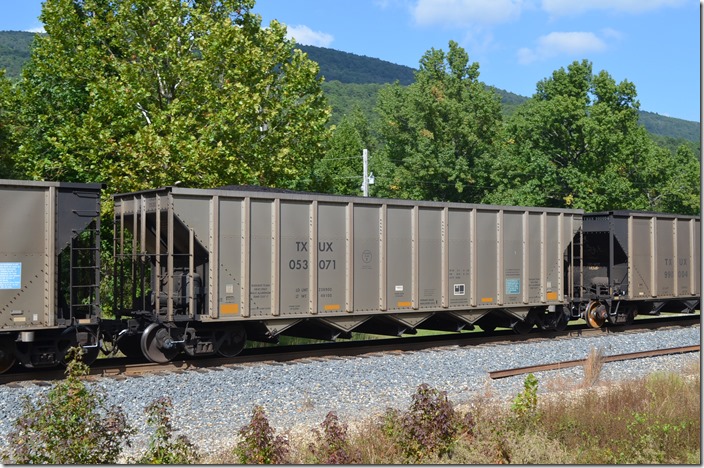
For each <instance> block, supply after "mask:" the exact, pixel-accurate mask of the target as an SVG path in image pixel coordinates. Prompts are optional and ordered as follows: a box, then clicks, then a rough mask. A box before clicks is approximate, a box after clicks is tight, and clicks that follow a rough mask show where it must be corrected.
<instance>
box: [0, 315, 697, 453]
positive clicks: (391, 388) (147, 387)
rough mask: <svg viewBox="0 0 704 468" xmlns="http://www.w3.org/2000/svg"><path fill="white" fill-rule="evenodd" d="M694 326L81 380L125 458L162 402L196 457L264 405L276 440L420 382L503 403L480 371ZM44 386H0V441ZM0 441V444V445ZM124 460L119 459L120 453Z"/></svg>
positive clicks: (674, 362) (612, 366) (644, 368)
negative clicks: (151, 407)
mask: <svg viewBox="0 0 704 468" xmlns="http://www.w3.org/2000/svg"><path fill="white" fill-rule="evenodd" d="M700 342H701V338H700V328H699V327H698V326H696V327H689V328H674V329H670V330H660V331H649V332H638V333H619V334H608V335H603V336H599V337H589V338H569V339H566V338H563V339H554V340H542V341H533V342H529V343H511V344H497V345H487V346H467V347H452V348H443V349H437V350H429V351H418V352H408V353H401V354H385V355H370V356H366V357H351V358H344V359H328V360H320V361H305V362H298V363H290V364H275V365H271V364H258V365H251V366H239V367H235V368H230V367H223V368H218V369H215V370H209V371H205V372H196V371H189V372H183V373H171V374H166V375H148V376H144V377H139V378H128V379H125V380H117V379H112V378H104V379H100V380H99V381H97V382H94V383H91V384H90V385H93V386H94V387H97V388H99V389H101V391H103V392H104V394H105V395H106V402H107V404H108V405H112V404H117V405H120V406H121V407H122V408H123V410H124V411H125V413H126V414H127V417H128V421H129V423H130V424H132V425H133V426H134V427H137V428H139V432H138V434H137V435H135V436H134V437H133V439H132V441H133V443H132V448H131V449H129V451H128V452H129V453H139V452H141V451H142V450H143V449H144V447H145V446H146V442H147V440H148V429H146V415H145V411H144V409H145V407H146V406H147V405H148V404H149V403H151V402H152V401H154V400H155V399H157V398H159V397H162V396H168V397H170V398H171V400H172V402H173V411H172V417H173V420H172V421H173V426H174V428H176V430H177V434H184V435H187V436H188V438H189V439H190V440H191V441H192V442H193V443H195V444H196V445H197V447H198V449H199V451H200V453H202V454H205V455H208V454H213V453H216V452H217V451H219V450H221V449H222V447H224V446H230V445H232V443H233V442H234V439H235V437H236V435H237V432H238V430H239V429H240V428H241V427H242V426H243V425H245V424H246V423H247V422H248V421H249V419H250V417H251V414H252V408H253V407H254V406H255V405H261V406H263V407H264V409H265V411H266V414H267V417H268V418H269V422H270V423H271V425H272V426H274V427H275V428H276V430H277V433H281V432H284V431H286V430H289V429H296V428H298V429H299V430H300V429H301V428H305V427H319V425H320V423H321V422H322V421H323V419H324V418H325V415H326V414H327V413H328V411H336V412H337V414H338V416H339V417H340V419H341V420H342V421H345V422H354V421H358V420H361V419H363V418H366V417H368V416H370V415H372V414H376V413H380V412H383V411H384V410H385V409H386V408H388V407H392V408H399V409H402V408H407V407H408V405H409V404H410V401H411V396H412V395H413V393H414V392H415V390H416V388H417V386H418V385H419V384H421V383H427V384H429V385H430V386H432V387H435V388H437V389H438V390H445V391H447V393H448V396H449V398H450V400H451V401H452V402H453V403H454V404H456V405H461V404H463V403H466V402H468V401H470V400H471V399H472V398H473V397H475V396H476V395H478V394H486V393H487V392H490V394H491V395H492V396H495V397H497V398H502V399H510V398H513V397H514V396H515V395H516V394H517V393H518V392H520V391H521V390H522V388H523V381H524V379H525V376H516V377H509V378H506V379H500V380H495V381H490V380H489V378H488V375H487V373H488V372H489V371H494V370H501V369H508V368H514V367H521V366H529V365H535V364H547V363H552V362H558V361H566V360H574V359H584V358H586V357H587V355H588V354H589V352H590V350H591V349H592V348H594V349H597V350H600V351H601V352H602V354H603V355H615V354H623V353H631V352H637V351H647V350H650V349H665V348H673V347H677V346H688V345H696V344H700ZM698 359H699V353H690V354H686V355H674V356H663V357H656V358H648V359H640V360H634V361H623V362H615V363H607V364H604V367H603V370H602V372H601V374H600V381H613V380H629V379H634V378H639V377H642V376H644V375H646V374H648V373H651V372H655V371H673V372H678V371H680V370H683V369H687V368H688V369H689V370H690V371H691V367H692V363H694V362H698ZM536 377H537V378H538V380H539V382H540V387H539V393H542V392H545V391H546V388H545V387H546V385H545V384H546V383H547V382H550V381H552V382H554V383H553V385H549V387H551V389H552V390H555V388H554V387H555V383H557V384H559V382H574V383H578V382H580V381H581V380H582V378H583V369H582V367H581V366H578V367H573V368H568V369H563V370H560V371H550V372H541V373H537V374H536ZM47 391H48V387H43V386H38V385H34V384H29V385H27V386H23V387H20V388H12V387H8V386H2V387H0V439H2V440H6V438H7V434H8V433H9V431H10V430H11V429H12V424H13V422H14V421H15V420H16V419H17V417H18V416H19V415H20V414H21V411H22V402H23V398H24V397H25V396H30V397H31V398H32V399H36V398H40V397H41V395H43V394H45V393H46V392H47ZM4 445H5V444H4V443H3V446H4ZM129 453H128V454H129Z"/></svg>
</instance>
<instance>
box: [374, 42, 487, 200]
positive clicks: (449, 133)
mask: <svg viewBox="0 0 704 468" xmlns="http://www.w3.org/2000/svg"><path fill="white" fill-rule="evenodd" d="M378 112H379V121H380V129H379V132H378V133H379V138H380V140H381V148H380V149H379V153H380V154H379V155H378V157H377V158H376V159H375V164H376V166H375V169H374V171H375V173H377V174H378V175H379V176H380V182H381V183H380V184H377V185H376V186H375V193H376V194H378V195H382V196H392V197H399V198H413V199H426V200H445V201H478V200H479V198H480V197H481V194H482V191H483V186H482V183H481V181H480V172H481V164H479V162H480V161H482V160H483V159H484V158H486V157H487V155H488V154H490V153H491V152H492V148H493V145H494V142H495V138H496V136H497V135H498V132H499V130H500V125H501V107H500V102H499V98H498V96H497V95H496V94H494V93H493V92H491V91H490V90H489V89H487V87H486V86H485V85H484V83H482V82H480V81H479V64H478V63H476V62H473V63H470V62H469V56H468V54H467V52H466V51H465V50H464V49H463V48H462V47H460V46H459V45H458V44H457V43H456V42H454V41H450V43H449V50H448V51H447V52H445V51H443V50H436V49H431V50H429V51H428V52H426V53H425V55H423V57H422V58H421V60H420V69H419V71H418V72H417V73H416V80H415V82H414V83H413V84H411V85H410V86H408V87H401V86H400V85H398V84H396V85H392V86H389V87H387V88H385V89H383V90H382V92H381V93H380V96H379V101H378ZM377 168H378V169H377ZM377 171H378V172H377Z"/></svg>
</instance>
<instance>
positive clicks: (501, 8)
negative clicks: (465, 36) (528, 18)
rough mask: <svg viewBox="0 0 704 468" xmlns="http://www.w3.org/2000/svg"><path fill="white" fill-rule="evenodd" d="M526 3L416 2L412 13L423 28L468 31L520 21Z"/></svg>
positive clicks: (495, 0) (485, 0)
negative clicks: (466, 29)
mask: <svg viewBox="0 0 704 468" xmlns="http://www.w3.org/2000/svg"><path fill="white" fill-rule="evenodd" d="M523 7H524V0H491V1H488V0H416V3H415V5H414V6H412V7H411V13H412V15H413V18H414V19H415V21H416V23H417V24H419V25H421V26H448V27H468V26H472V25H493V24H498V23H505V22H509V21H514V20H516V19H518V17H519V16H520V15H521V11H522V10H523Z"/></svg>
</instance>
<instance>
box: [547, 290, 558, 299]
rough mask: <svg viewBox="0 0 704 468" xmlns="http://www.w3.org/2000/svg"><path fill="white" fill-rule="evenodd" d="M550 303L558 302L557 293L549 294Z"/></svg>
mask: <svg viewBox="0 0 704 468" xmlns="http://www.w3.org/2000/svg"><path fill="white" fill-rule="evenodd" d="M547 298H548V301H556V300H557V293H556V292H549V293H548V294H547Z"/></svg>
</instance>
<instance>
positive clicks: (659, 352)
mask: <svg viewBox="0 0 704 468" xmlns="http://www.w3.org/2000/svg"><path fill="white" fill-rule="evenodd" d="M697 351H700V345H692V346H680V347H677V348H667V349H653V350H650V351H639V352H635V353H626V354H614V355H610V356H603V357H601V361H602V362H605V363H606V362H616V361H628V360H630V359H643V358H649V357H655V356H666V355H670V354H684V353H694V352H697ZM586 362H587V359H575V360H572V361H561V362H553V363H550V364H538V365H535V366H526V367H516V368H513V369H504V370H498V371H491V372H489V377H490V378H491V379H492V380H497V379H503V378H506V377H513V376H516V375H521V374H529V373H532V372H544V371H551V370H561V369H567V368H569V367H577V366H580V365H584V364H585V363H586Z"/></svg>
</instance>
